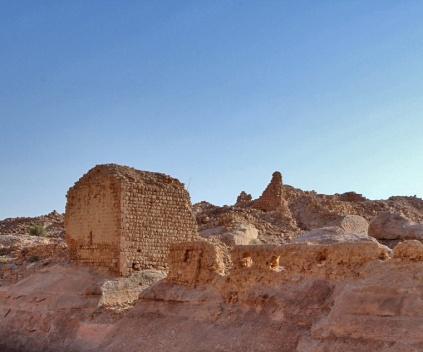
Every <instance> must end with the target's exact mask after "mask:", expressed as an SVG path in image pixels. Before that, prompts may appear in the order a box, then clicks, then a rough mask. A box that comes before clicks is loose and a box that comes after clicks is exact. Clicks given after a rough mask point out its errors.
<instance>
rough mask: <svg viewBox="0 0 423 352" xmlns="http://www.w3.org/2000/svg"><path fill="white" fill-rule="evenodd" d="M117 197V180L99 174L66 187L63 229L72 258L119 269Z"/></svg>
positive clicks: (118, 210)
mask: <svg viewBox="0 0 423 352" xmlns="http://www.w3.org/2000/svg"><path fill="white" fill-rule="evenodd" d="M120 199H121V184H120V181H119V180H116V179H114V178H111V177H107V176H106V175H101V174H98V175H91V176H90V177H87V178H85V179H81V180H80V181H79V182H78V183H77V184H76V185H75V186H74V187H73V188H71V189H70V190H69V192H68V196H67V205H66V215H65V229H66V239H67V242H68V245H69V250H70V255H71V258H72V259H73V260H76V261H77V262H79V263H82V264H89V265H92V266H96V267H102V268H106V269H109V270H111V271H113V272H119V254H120V248H119V247H120V234H121V207H120Z"/></svg>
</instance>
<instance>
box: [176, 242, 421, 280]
mask: <svg viewBox="0 0 423 352" xmlns="http://www.w3.org/2000/svg"><path fill="white" fill-rule="evenodd" d="M413 250H414V249H413ZM390 255H391V253H390V250H389V249H388V248H387V247H385V246H381V245H379V244H378V243H376V242H372V241H363V242H356V243H348V242H343V243H337V244H328V245H327V244H307V243H304V244H286V245H281V246H278V245H248V246H235V247H234V248H233V249H232V251H231V259H232V268H231V270H230V271H229V273H228V275H227V278H226V280H225V282H227V283H229V284H231V285H235V286H237V287H239V288H242V287H244V286H248V285H255V284H257V283H258V282H261V283H263V284H269V283H272V284H275V283H277V282H286V281H298V280H301V279H302V278H307V277H309V278H310V277H311V278H319V279H331V280H343V279H347V278H357V277H358V276H359V273H360V271H361V270H362V269H363V267H364V266H365V265H366V264H368V263H369V262H372V261H380V260H386V259H389V258H390ZM221 263H222V261H221V258H220V257H219V252H218V251H217V248H216V247H214V246H213V245H212V244H210V243H207V242H204V243H201V242H200V243H198V242H193V243H181V244H178V245H177V246H173V247H172V249H171V252H170V256H169V264H170V271H169V275H168V280H170V281H171V282H174V283H178V284H183V285H188V286H193V285H194V286H195V285H198V284H204V283H208V282H210V281H212V279H214V278H216V275H218V274H219V273H220V274H221V273H222V264H221Z"/></svg>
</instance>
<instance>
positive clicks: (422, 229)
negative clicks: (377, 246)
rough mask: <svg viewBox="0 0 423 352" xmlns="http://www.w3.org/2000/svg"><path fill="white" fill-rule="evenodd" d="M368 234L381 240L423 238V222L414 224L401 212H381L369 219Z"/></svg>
mask: <svg viewBox="0 0 423 352" xmlns="http://www.w3.org/2000/svg"><path fill="white" fill-rule="evenodd" d="M369 234H370V235H371V236H373V237H375V238H378V239H382V240H397V239H401V240H406V239H419V240H423V224H416V223H415V222H413V221H411V220H409V219H407V218H406V217H404V216H402V215H401V214H393V213H389V212H383V213H380V214H379V215H378V216H376V217H375V218H374V219H373V220H372V221H371V223H370V227H369Z"/></svg>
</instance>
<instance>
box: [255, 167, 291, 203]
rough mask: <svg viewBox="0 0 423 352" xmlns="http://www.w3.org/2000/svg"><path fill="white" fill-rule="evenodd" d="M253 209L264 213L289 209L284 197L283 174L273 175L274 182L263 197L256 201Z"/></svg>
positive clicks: (277, 172)
mask: <svg viewBox="0 0 423 352" xmlns="http://www.w3.org/2000/svg"><path fill="white" fill-rule="evenodd" d="M253 207H254V208H256V209H261V210H264V211H271V210H277V209H280V208H283V209H286V208H287V205H286V200H285V199H284V195H283V182H282V174H281V173H280V172H279V171H275V172H274V173H273V175H272V180H271V181H270V183H269V185H268V186H267V187H266V189H265V190H264V192H263V194H262V195H261V197H260V198H258V199H257V200H255V201H254V203H253Z"/></svg>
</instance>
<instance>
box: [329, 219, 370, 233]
mask: <svg viewBox="0 0 423 352" xmlns="http://www.w3.org/2000/svg"><path fill="white" fill-rule="evenodd" d="M330 225H332V226H339V227H340V228H342V229H343V230H345V232H349V233H356V234H365V235H367V233H368V230H369V223H368V222H367V220H366V219H365V218H363V217H362V216H360V215H343V216H340V217H339V218H338V219H336V220H334V221H332V223H331V224H330Z"/></svg>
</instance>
